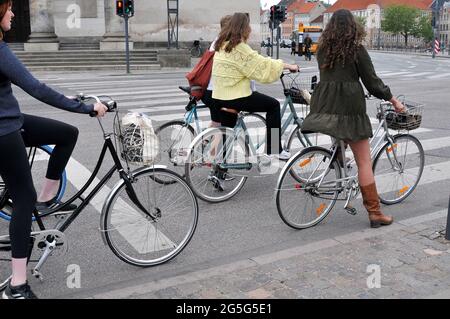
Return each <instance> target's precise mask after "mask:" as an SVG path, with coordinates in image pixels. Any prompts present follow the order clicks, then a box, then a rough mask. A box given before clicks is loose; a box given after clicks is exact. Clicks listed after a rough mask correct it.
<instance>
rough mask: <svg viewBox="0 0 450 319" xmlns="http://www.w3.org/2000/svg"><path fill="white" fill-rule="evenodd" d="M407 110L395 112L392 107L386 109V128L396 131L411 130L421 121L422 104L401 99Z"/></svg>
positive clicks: (418, 125)
mask: <svg viewBox="0 0 450 319" xmlns="http://www.w3.org/2000/svg"><path fill="white" fill-rule="evenodd" d="M403 104H404V105H405V107H406V109H407V111H406V112H405V113H396V112H395V110H394V108H393V107H392V108H390V109H388V110H386V123H387V126H388V128H390V129H392V130H396V131H403V130H405V131H412V130H415V129H417V128H419V127H420V125H421V123H422V110H423V107H424V105H423V104H420V103H415V102H411V101H403Z"/></svg>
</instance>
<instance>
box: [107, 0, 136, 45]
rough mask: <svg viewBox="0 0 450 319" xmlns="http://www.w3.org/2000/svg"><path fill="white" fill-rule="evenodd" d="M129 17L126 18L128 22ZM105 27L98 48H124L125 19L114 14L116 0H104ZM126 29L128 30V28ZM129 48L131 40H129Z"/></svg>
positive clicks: (131, 43)
mask: <svg viewBox="0 0 450 319" xmlns="http://www.w3.org/2000/svg"><path fill="white" fill-rule="evenodd" d="M130 21H131V19H130V20H128V23H130ZM105 28H106V33H105V35H104V36H103V40H102V41H101V42H100V50H105V51H108V50H117V51H124V50H125V20H124V19H123V18H121V17H119V16H118V15H116V1H115V0H105ZM128 30H130V29H129V28H128ZM130 50H133V42H132V41H131V40H130Z"/></svg>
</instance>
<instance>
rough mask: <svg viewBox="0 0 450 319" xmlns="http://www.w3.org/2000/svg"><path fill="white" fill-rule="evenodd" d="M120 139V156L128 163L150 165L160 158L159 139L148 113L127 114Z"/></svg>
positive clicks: (123, 119)
mask: <svg viewBox="0 0 450 319" xmlns="http://www.w3.org/2000/svg"><path fill="white" fill-rule="evenodd" d="M118 139H119V141H118V144H119V150H120V156H121V157H122V159H124V160H125V161H126V162H127V163H129V164H133V165H138V166H149V165H152V164H154V163H155V162H157V161H158V160H159V140H158V137H157V135H156V134H155V132H154V130H153V126H152V122H151V120H150V118H148V117H147V116H146V115H144V114H140V113H128V114H126V115H125V116H124V117H123V118H122V124H121V125H120V133H119V136H118Z"/></svg>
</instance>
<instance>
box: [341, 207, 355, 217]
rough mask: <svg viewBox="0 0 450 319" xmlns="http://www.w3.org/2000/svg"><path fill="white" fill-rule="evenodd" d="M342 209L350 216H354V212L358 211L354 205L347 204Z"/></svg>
mask: <svg viewBox="0 0 450 319" xmlns="http://www.w3.org/2000/svg"><path fill="white" fill-rule="evenodd" d="M344 209H345V211H346V212H347V213H348V214H350V215H352V216H355V215H356V214H358V211H357V210H356V208H355V207H352V206H347V207H344Z"/></svg>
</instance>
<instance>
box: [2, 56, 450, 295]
mask: <svg viewBox="0 0 450 319" xmlns="http://www.w3.org/2000/svg"><path fill="white" fill-rule="evenodd" d="M371 56H372V59H373V62H374V64H375V67H376V70H377V72H378V73H379V75H380V77H381V78H383V79H384V80H385V82H386V83H387V84H388V85H389V86H390V87H391V89H392V91H393V93H394V94H396V95H400V94H402V95H405V96H406V97H407V98H408V99H410V100H413V101H417V102H421V103H424V104H425V106H426V107H425V109H424V119H423V123H422V128H425V130H422V131H420V132H419V133H418V134H417V137H418V138H419V139H420V140H421V141H422V142H424V143H427V145H428V146H427V148H426V149H427V151H426V163H425V165H430V167H429V169H428V170H426V172H425V173H424V176H423V178H422V184H421V185H420V186H419V187H418V188H417V190H416V191H415V192H414V194H413V195H412V196H411V197H409V198H408V200H407V201H405V202H404V203H402V204H401V205H395V206H390V207H385V211H386V213H389V214H392V215H394V216H395V218H397V219H405V218H410V217H415V216H420V215H423V214H427V213H431V212H434V211H439V210H442V209H445V208H446V207H447V205H448V196H449V193H450V175H449V174H450V121H449V119H450V109H449V108H450V103H449V100H450V92H449V90H448V88H449V87H450V59H439V60H432V59H431V58H427V57H420V56H408V55H393V54H383V53H371ZM281 57H282V58H283V59H285V60H286V61H290V62H295V63H298V64H299V65H300V66H301V68H302V70H303V74H304V76H305V77H307V76H311V75H314V74H317V73H318V70H317V65H316V62H315V61H312V62H307V61H304V60H303V58H299V57H295V58H294V57H292V56H290V55H289V50H288V49H284V50H282V53H281ZM186 71H187V70H161V71H157V72H152V73H135V74H132V75H129V76H126V75H124V74H122V73H120V74H119V73H115V72H101V73H77V74H75V73H74V74H66V73H38V74H36V76H37V77H38V78H40V79H42V80H43V81H44V82H46V83H48V84H49V85H51V86H52V87H54V88H56V89H58V90H60V91H62V92H64V93H65V94H74V93H77V92H80V91H83V92H85V93H97V94H102V93H104V92H106V93H108V94H109V95H110V96H112V97H113V98H115V99H117V100H118V101H119V107H120V106H121V105H122V110H125V109H130V110H138V109H142V110H143V111H145V112H147V113H148V114H149V115H150V116H153V117H156V118H158V120H160V121H167V120H170V119H179V118H182V115H183V107H184V105H185V104H186V101H187V99H186V97H185V96H184V95H183V94H182V93H179V91H178V89H177V86H178V85H182V84H186V81H185V79H184V74H185V73H186ZM302 76H303V75H302ZM258 89H259V90H260V91H261V92H263V93H266V94H269V95H271V96H274V97H276V98H279V99H282V98H283V95H282V90H281V85H280V83H275V84H273V85H267V86H263V85H259V86H258ZM14 91H15V93H16V96H17V98H18V100H19V102H20V104H21V108H22V111H23V112H24V113H30V114H35V115H40V116H48V117H51V118H55V119H58V120H62V121H66V122H69V123H71V124H73V125H75V126H77V127H78V128H79V130H80V136H79V142H78V144H77V147H76V149H75V151H74V153H73V159H74V160H76V161H77V162H79V163H80V164H81V165H83V166H84V167H85V168H87V169H88V170H90V171H92V169H93V168H94V166H95V164H96V161H97V158H98V154H99V152H100V148H101V145H102V133H101V130H100V129H99V127H98V125H97V123H96V120H95V119H92V118H89V117H87V116H84V115H77V114H71V113H68V112H64V111H61V110H57V109H55V108H52V107H49V106H46V105H44V104H42V103H40V102H38V101H36V100H34V99H33V98H31V97H29V96H28V95H26V94H25V93H24V92H23V91H21V90H20V89H18V88H15V89H14ZM158 91H160V92H162V93H158ZM371 110H372V109H371ZM372 115H373V114H372ZM104 123H105V126H106V127H108V125H110V124H111V123H112V118H107V119H105V121H104ZM108 163H110V161H109V162H108ZM106 166H108V165H106ZM102 171H103V172H105V170H104V169H103V170H102ZM75 175H79V174H78V173H75ZM277 176H278V175H277V174H275V175H271V176H268V177H264V178H261V177H258V178H256V177H255V178H250V179H249V180H248V181H247V183H246V185H245V186H244V188H243V189H242V191H241V192H240V193H239V194H238V195H237V196H235V197H234V198H233V199H231V200H230V201H228V202H225V203H221V204H216V205H211V204H207V203H203V202H201V201H199V203H200V220H199V224H198V228H197V231H196V233H195V235H194V237H193V239H192V241H191V243H190V244H189V245H188V246H187V248H186V249H185V250H184V251H183V252H182V253H181V254H180V255H179V256H178V257H177V258H175V259H174V260H172V261H171V262H169V263H167V264H164V265H161V266H157V267H153V268H147V269H140V268H135V267H133V266H129V265H127V264H125V263H123V262H122V261H121V260H119V259H118V258H117V257H115V255H114V254H113V253H112V252H111V251H110V250H109V248H108V247H107V246H105V245H104V244H103V242H102V240H101V236H100V232H99V217H100V212H99V211H98V209H96V208H95V207H94V206H89V207H88V209H86V210H85V211H84V212H83V213H82V214H81V215H80V216H79V218H78V219H77V220H76V221H75V222H74V223H73V224H72V225H71V227H70V228H69V229H68V231H67V238H68V240H69V250H68V252H67V254H66V255H64V256H60V257H57V256H52V257H51V258H50V259H49V260H48V262H47V263H46V265H45V266H44V267H43V268H42V272H43V274H44V276H45V281H44V282H42V283H39V282H37V280H36V279H34V278H32V279H30V282H31V284H32V287H33V288H34V290H35V292H36V293H37V294H38V295H39V296H40V297H42V298H71V297H89V296H90V295H91V294H92V292H93V291H105V290H108V289H109V288H111V287H115V286H126V285H128V284H131V283H137V282H142V281H151V280H156V279H158V278H168V277H172V276H175V275H179V274H183V273H186V272H190V271H193V270H201V269H205V268H209V267H212V266H220V265H223V264H226V263H230V262H233V261H236V260H240V259H242V258H248V257H252V256H258V255H262V254H266V253H272V252H276V251H278V250H281V249H286V248H289V247H295V246H299V245H303V244H307V243H312V242H315V241H318V240H323V239H327V238H330V237H334V236H338V235H344V234H347V233H351V232H355V231H358V230H363V229H366V228H367V227H368V220H367V213H366V212H365V211H364V209H363V206H362V203H361V201H357V202H355V207H356V208H357V209H358V211H359V214H358V215H356V216H351V215H349V214H347V213H345V212H344V210H343V208H342V207H343V204H342V203H339V204H338V205H337V206H336V207H335V209H334V210H333V212H332V213H331V214H330V215H329V217H328V218H327V219H326V220H325V221H323V222H322V223H321V224H320V225H318V226H316V227H314V228H312V229H307V230H302V231H296V230H293V229H290V228H289V227H287V226H286V225H285V224H284V223H283V222H282V221H281V219H280V218H279V216H278V214H277V210H276V206H275V201H274V196H273V195H274V188H275V184H276V179H277ZM78 177H79V176H78ZM71 178H75V176H69V179H71ZM115 180H117V179H115ZM115 180H113V181H111V183H110V184H109V187H110V188H111V187H112V186H113V184H114V182H115ZM70 188H71V189H70V191H74V188H73V186H71V187H70ZM6 229H7V223H6V222H5V221H2V220H0V233H1V234H3V233H5V231H6ZM3 256H4V255H2V258H3ZM69 265H78V266H79V267H80V270H81V287H80V288H69V287H68V285H67V280H68V277H69V276H70V275H71V272H67V270H68V266H69ZM0 269H1V270H0V278H4V277H5V276H7V275H8V274H9V271H10V270H9V266H8V265H7V263H5V262H2V266H1V268H0Z"/></svg>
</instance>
